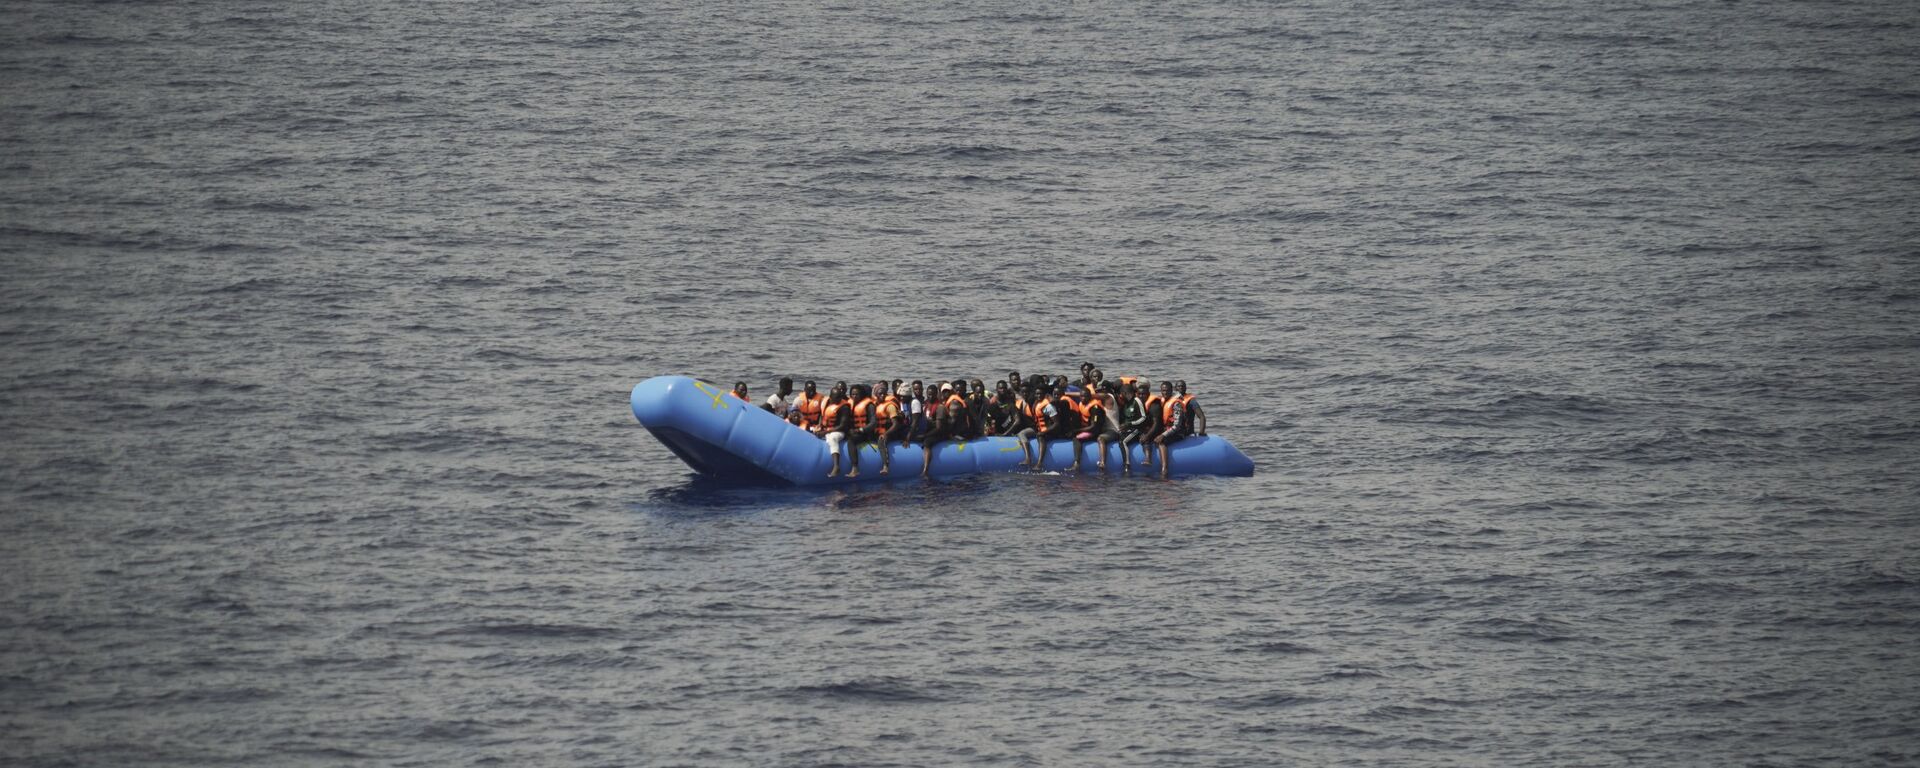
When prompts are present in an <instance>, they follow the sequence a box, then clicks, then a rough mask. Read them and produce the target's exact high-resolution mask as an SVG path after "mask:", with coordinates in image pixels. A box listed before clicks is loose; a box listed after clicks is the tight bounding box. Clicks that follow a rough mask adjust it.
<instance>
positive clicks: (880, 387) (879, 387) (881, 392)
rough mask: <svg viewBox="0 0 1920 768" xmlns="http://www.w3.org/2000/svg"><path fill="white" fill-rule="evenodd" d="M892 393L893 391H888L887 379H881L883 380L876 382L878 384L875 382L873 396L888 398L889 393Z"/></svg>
mask: <svg viewBox="0 0 1920 768" xmlns="http://www.w3.org/2000/svg"><path fill="white" fill-rule="evenodd" d="M892 391H893V390H891V389H888V388H887V380H886V379H881V380H879V381H876V382H874V383H873V396H874V397H886V396H887V393H888V392H892Z"/></svg>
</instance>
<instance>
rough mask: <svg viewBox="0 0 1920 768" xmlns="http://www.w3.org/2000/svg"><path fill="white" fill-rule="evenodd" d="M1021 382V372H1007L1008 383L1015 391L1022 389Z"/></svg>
mask: <svg viewBox="0 0 1920 768" xmlns="http://www.w3.org/2000/svg"><path fill="white" fill-rule="evenodd" d="M1020 381H1021V379H1020V372H1019V371H1007V383H1008V384H1010V385H1012V386H1013V388H1014V389H1019V388H1020Z"/></svg>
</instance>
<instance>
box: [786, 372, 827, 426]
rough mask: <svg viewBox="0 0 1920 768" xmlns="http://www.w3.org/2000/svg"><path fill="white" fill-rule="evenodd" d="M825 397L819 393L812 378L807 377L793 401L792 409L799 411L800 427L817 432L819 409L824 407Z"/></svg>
mask: <svg viewBox="0 0 1920 768" xmlns="http://www.w3.org/2000/svg"><path fill="white" fill-rule="evenodd" d="M826 404H827V397H826V396H825V395H822V394H820V390H819V388H818V387H817V386H816V385H815V384H814V383H813V379H807V383H806V385H805V386H803V387H801V389H800V396H799V397H798V398H795V399H794V401H793V409H794V410H796V411H799V412H800V428H801V429H804V430H807V431H809V432H814V433H816V434H817V433H818V432H819V427H820V409H822V408H824V407H826Z"/></svg>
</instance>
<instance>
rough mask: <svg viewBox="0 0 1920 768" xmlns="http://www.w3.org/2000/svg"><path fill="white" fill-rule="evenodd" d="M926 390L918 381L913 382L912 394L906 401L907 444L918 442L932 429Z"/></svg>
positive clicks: (931, 417) (931, 415)
mask: <svg viewBox="0 0 1920 768" xmlns="http://www.w3.org/2000/svg"><path fill="white" fill-rule="evenodd" d="M928 405H929V403H928V402H927V388H926V386H925V385H923V384H921V383H920V380H919V379H914V380H913V393H912V396H911V397H910V398H909V399H908V400H907V442H908V443H917V442H920V437H921V436H922V435H925V434H926V433H927V430H928V429H930V428H932V426H933V424H932V419H933V414H932V413H930V412H929V410H928Z"/></svg>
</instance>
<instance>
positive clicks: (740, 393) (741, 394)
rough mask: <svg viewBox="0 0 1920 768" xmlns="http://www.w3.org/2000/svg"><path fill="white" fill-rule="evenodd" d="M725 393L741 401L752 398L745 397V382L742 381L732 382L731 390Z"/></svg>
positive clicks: (751, 400) (748, 401)
mask: <svg viewBox="0 0 1920 768" xmlns="http://www.w3.org/2000/svg"><path fill="white" fill-rule="evenodd" d="M727 394H729V395H733V396H734V397H735V398H736V399H738V400H739V401H740V402H743V403H751V402H753V398H750V397H747V383H746V382H744V381H736V382H734V383H733V391H732V392H728V393H727Z"/></svg>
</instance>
